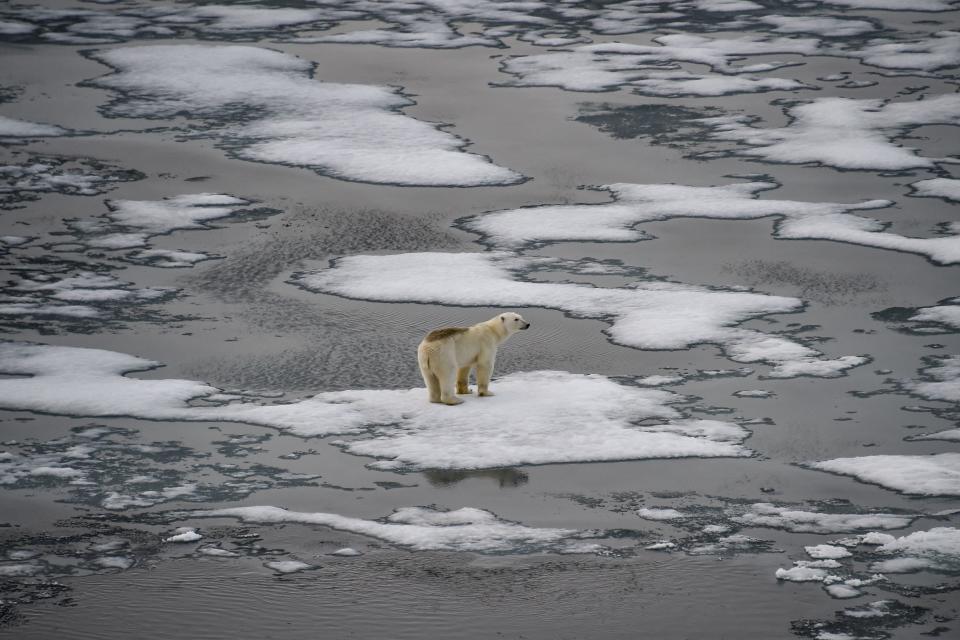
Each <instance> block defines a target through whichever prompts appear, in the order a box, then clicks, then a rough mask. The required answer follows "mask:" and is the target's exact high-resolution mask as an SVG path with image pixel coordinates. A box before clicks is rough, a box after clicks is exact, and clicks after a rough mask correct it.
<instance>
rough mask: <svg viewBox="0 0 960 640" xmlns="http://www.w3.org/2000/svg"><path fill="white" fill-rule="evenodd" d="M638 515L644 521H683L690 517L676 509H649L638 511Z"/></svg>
mask: <svg viewBox="0 0 960 640" xmlns="http://www.w3.org/2000/svg"><path fill="white" fill-rule="evenodd" d="M637 515H638V516H640V517H641V518H643V519H644V520H681V519H683V518H686V517H688V516H687V514H685V513H683V512H682V511H677V510H676V509H656V508H647V507H644V508H642V509H637Z"/></svg>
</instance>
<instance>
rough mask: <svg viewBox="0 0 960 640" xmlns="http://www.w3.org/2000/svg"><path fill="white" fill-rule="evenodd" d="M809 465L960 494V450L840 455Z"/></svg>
mask: <svg viewBox="0 0 960 640" xmlns="http://www.w3.org/2000/svg"><path fill="white" fill-rule="evenodd" d="M806 466H807V467H809V468H811V469H818V470H820V471H829V472H831V473H837V474H841V475H847V476H853V477H855V478H856V479H858V480H860V481H861V482H869V483H872V484H878V485H880V486H882V487H885V488H887V489H893V490H895V491H901V492H903V493H907V494H912V495H960V453H937V454H933V455H878V456H862V457H857V458H836V459H834V460H826V461H823V462H811V463H807V465H806Z"/></svg>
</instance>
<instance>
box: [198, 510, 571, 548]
mask: <svg viewBox="0 0 960 640" xmlns="http://www.w3.org/2000/svg"><path fill="white" fill-rule="evenodd" d="M185 515H189V516H190V517H199V518H239V519H240V520H242V521H243V522H255V523H260V524H274V523H300V524H308V525H317V526H322V527H329V528H331V529H336V530H339V531H349V532H351V533H356V534H360V535H364V536H369V537H372V538H377V539H380V540H384V541H386V542H389V543H391V544H395V545H398V546H401V547H407V548H410V549H413V550H416V551H474V552H480V553H498V552H499V553H504V552H539V551H559V550H562V549H563V548H564V546H565V543H566V542H567V541H568V540H571V539H574V540H575V539H577V538H578V537H582V536H583V535H584V534H582V533H580V532H577V531H575V530H573V529H553V528H533V527H526V526H523V525H521V524H518V523H515V522H509V521H506V520H501V519H500V518H498V517H497V516H495V515H494V514H492V513H490V512H489V511H484V510H482V509H473V508H469V507H464V508H462V509H457V510H454V511H440V510H436V509H429V508H425V507H405V508H402V509H397V510H396V511H394V512H393V513H392V514H391V515H390V516H388V517H387V518H386V519H385V521H377V520H363V519H360V518H350V517H347V516H341V515H337V514H334V513H304V512H297V511H288V510H286V509H281V508H279V507H266V506H265V507H235V508H232V509H214V510H209V511H191V512H188V513H186V514H185Z"/></svg>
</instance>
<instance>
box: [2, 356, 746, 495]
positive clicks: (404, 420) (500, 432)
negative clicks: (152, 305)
mask: <svg viewBox="0 0 960 640" xmlns="http://www.w3.org/2000/svg"><path fill="white" fill-rule="evenodd" d="M156 366H158V363H155V362H151V361H148V360H143V359H140V358H135V357H132V356H126V355H124V354H120V353H115V352H110V351H102V350H98V349H80V348H75V347H51V346H45V345H31V344H23V343H0V372H2V373H7V374H11V375H28V376H30V377H16V378H14V377H3V378H0V398H2V399H0V406H3V407H4V408H11V409H20V410H31V411H43V412H46V413H59V414H68V415H82V416H91V417H93V416H134V417H138V418H144V419H153V420H199V421H219V420H231V421H236V422H248V423H252V424H260V425H266V426H272V427H275V428H279V429H286V430H289V431H291V432H293V433H295V434H297V435H302V436H315V435H329V434H333V433H340V434H343V433H358V432H363V433H364V434H365V436H364V437H363V438H360V439H355V440H351V441H350V442H348V443H343V445H342V446H343V448H344V449H345V450H346V451H348V452H350V453H354V454H357V455H368V456H376V457H381V458H388V459H390V461H384V462H380V463H375V466H378V467H383V468H392V467H397V466H404V465H405V466H410V467H416V468H480V467H500V466H508V465H513V464H546V463H554V462H585V461H594V460H624V459H644V458H675V457H684V456H705V457H716V456H749V455H751V451H750V450H749V449H746V448H745V447H743V446H742V444H741V443H742V442H743V441H744V440H745V439H746V438H747V437H748V436H749V431H747V430H746V429H744V428H742V427H739V426H737V425H735V424H731V423H727V422H720V421H717V420H694V419H685V418H682V417H681V416H680V414H679V412H677V411H676V410H675V409H673V408H672V407H670V406H669V405H670V404H671V403H674V402H677V401H678V400H680V397H679V396H677V395H675V394H673V393H670V392H668V391H663V390H659V389H646V388H640V387H635V386H628V385H621V384H618V383H616V382H614V381H613V380H611V379H609V378H606V377H604V376H599V375H582V374H571V373H566V372H560V371H534V372H527V373H516V374H512V375H510V376H505V377H503V378H500V379H498V380H496V381H495V384H496V389H497V393H498V396H497V398H498V399H497V402H496V403H491V402H489V401H487V400H486V399H484V398H476V397H470V398H467V402H466V403H465V404H464V405H463V406H461V407H460V408H459V410H458V412H456V414H455V415H454V414H453V413H452V412H450V410H449V409H448V408H446V407H442V406H440V405H434V404H430V403H428V402H426V395H425V394H426V391H425V390H423V389H409V390H363V391H339V392H327V393H321V394H318V395H316V396H314V397H312V398H309V399H306V400H302V401H299V402H295V403H290V404H277V405H267V406H261V405H256V404H252V403H234V404H229V403H228V404H223V405H220V406H191V405H190V404H189V401H190V400H194V399H198V398H205V397H210V396H212V395H215V394H218V393H219V392H220V390H219V389H216V388H214V387H209V386H207V385H204V384H202V383H199V382H193V381H189V380H155V379H148V380H140V379H136V378H128V377H125V376H124V375H123V374H124V373H129V372H133V371H143V370H148V369H152V368H155V367H156ZM518 416H524V418H523V419H522V420H519V421H518ZM650 418H658V419H660V423H659V424H652V425H645V426H642V427H638V426H635V425H634V423H635V422H638V421H641V420H644V419H650ZM148 493H149V492H143V493H141V494H137V495H136V496H124V495H120V494H111V495H110V496H108V498H107V500H105V502H104V505H105V506H107V508H123V507H125V506H130V505H136V506H146V505H145V504H143V503H145V502H147V503H150V504H154V503H156V502H157V501H158V499H155V498H162V499H171V496H168V495H166V494H163V495H159V496H151V495H148ZM131 501H132V502H131Z"/></svg>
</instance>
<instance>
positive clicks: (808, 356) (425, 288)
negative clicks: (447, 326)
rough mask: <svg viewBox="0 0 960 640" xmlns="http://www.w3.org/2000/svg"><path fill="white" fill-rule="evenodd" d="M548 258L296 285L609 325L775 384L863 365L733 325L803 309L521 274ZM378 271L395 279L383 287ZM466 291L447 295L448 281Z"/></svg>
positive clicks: (717, 294)
mask: <svg viewBox="0 0 960 640" xmlns="http://www.w3.org/2000/svg"><path fill="white" fill-rule="evenodd" d="M549 264H550V260H549V259H547V258H527V257H522V256H518V255H516V254H513V253H507V252H487V253H406V254H396V255H379V256H377V255H356V256H349V257H345V258H341V259H339V260H337V261H335V263H334V264H333V265H332V266H330V267H329V268H326V269H321V270H318V271H312V272H309V273H304V274H299V275H298V276H296V277H295V278H294V282H295V283H297V284H299V285H301V286H303V287H305V288H307V289H310V290H313V291H319V292H323V293H332V294H335V295H340V296H344V297H348V298H356V299H362V300H378V301H385V302H419V303H434V304H437V303H439V304H448V305H459V306H491V305H493V306H498V307H531V306H536V307H546V308H552V309H561V310H563V311H564V312H566V313H569V314H571V315H574V316H578V317H586V318H598V319H603V320H606V321H608V322H611V324H612V326H611V327H610V329H608V330H607V333H608V334H609V336H610V337H611V339H612V340H613V341H614V342H617V343H619V344H624V345H627V346H631V347H636V348H641V349H683V348H687V347H689V346H691V345H694V344H700V343H714V344H718V345H720V346H721V347H722V348H723V350H724V351H725V352H726V354H727V356H728V357H730V358H731V359H733V360H736V361H738V362H767V363H770V364H771V365H773V367H774V368H773V369H772V370H771V371H770V372H769V373H768V374H767V375H769V376H771V377H790V376H796V375H814V376H824V377H834V376H839V375H843V372H844V371H845V370H847V369H850V368H852V367H855V366H859V365H861V364H864V363H865V362H867V359H866V358H864V357H861V356H843V357H840V358H837V359H832V360H828V359H821V355H822V354H820V353H819V352H818V351H815V350H814V349H811V348H809V347H806V346H803V345H801V344H799V343H797V342H794V341H792V340H788V339H787V338H784V337H781V336H776V335H770V334H765V333H761V332H759V331H755V330H752V329H744V328H741V327H738V326H736V325H737V324H738V323H740V322H743V321H745V320H747V319H750V318H755V317H759V316H763V315H768V314H773V313H788V312H790V311H796V310H798V309H799V308H800V301H799V300H797V299H795V298H786V297H780V296H766V295H761V294H756V293H749V292H744V291H726V290H719V289H710V288H707V287H698V286H693V285H686V284H680V283H673V282H661V281H639V282H636V283H634V284H632V285H630V286H629V287H626V288H601V287H593V286H589V285H581V284H569V283H556V282H531V281H526V280H521V279H519V278H520V277H521V274H522V273H524V272H526V271H530V270H532V269H537V268H541V269H542V268H545V267H547V266H549ZM383 273H392V274H393V275H394V277H393V278H391V279H389V280H385V279H384V278H383V277H382V274H383ZM454 277H455V278H457V279H458V281H462V280H463V279H467V280H468V281H469V282H471V286H470V287H469V288H464V287H451V286H450V284H451V278H454Z"/></svg>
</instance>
